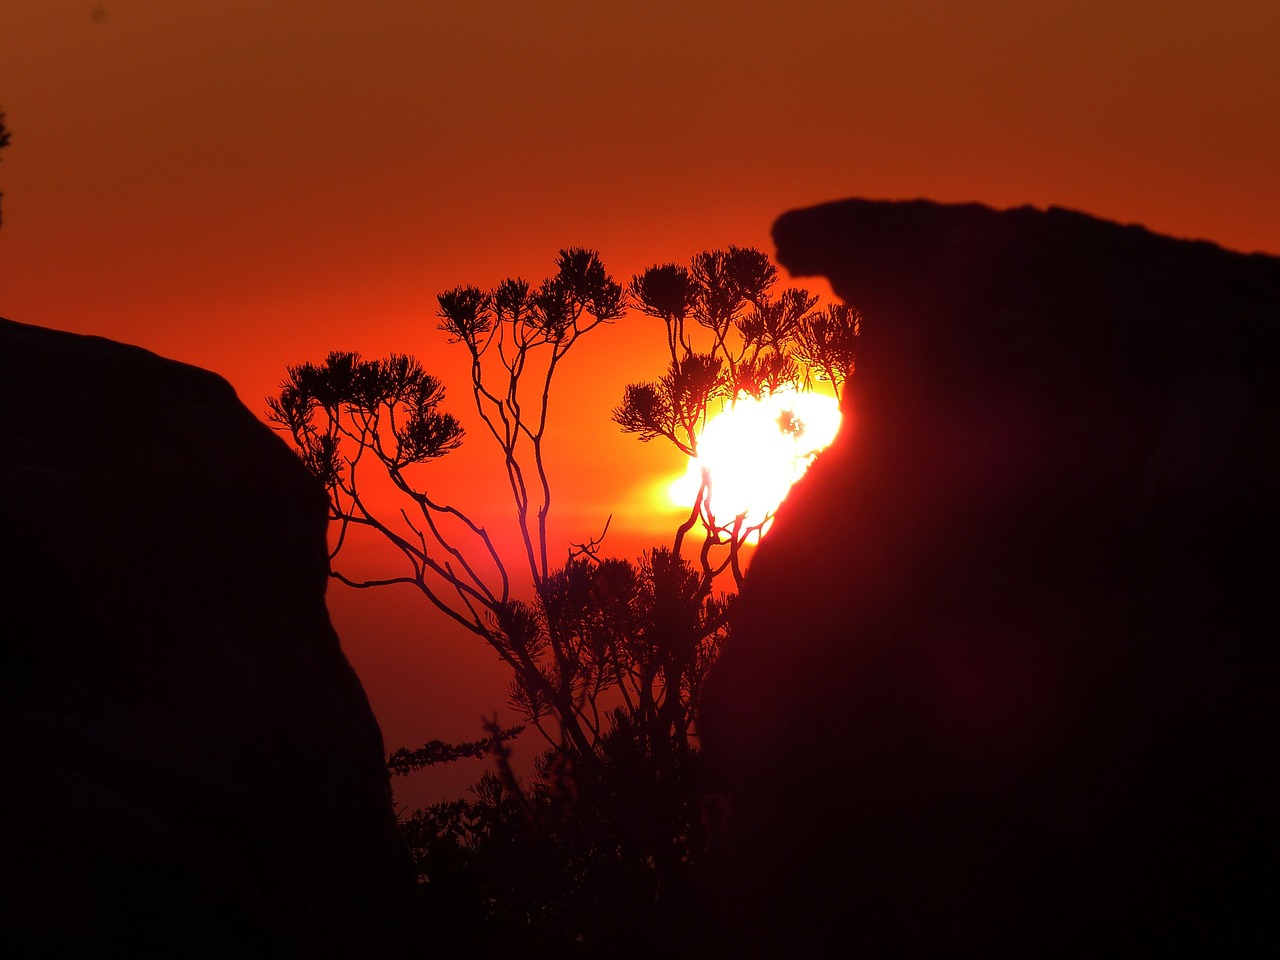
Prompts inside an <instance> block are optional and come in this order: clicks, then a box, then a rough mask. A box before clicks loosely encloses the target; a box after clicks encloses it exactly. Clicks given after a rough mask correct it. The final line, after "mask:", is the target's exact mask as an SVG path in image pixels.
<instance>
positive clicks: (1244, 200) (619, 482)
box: [0, 0, 1280, 747]
mask: <svg viewBox="0 0 1280 960" xmlns="http://www.w3.org/2000/svg"><path fill="white" fill-rule="evenodd" d="M1277 50H1280V4H1271V3H1262V2H1255V0H1183V2H1178V0H1170V2H1157V0H1146V2H1129V0H1108V2H1098V0H1073V2H1062V0H1042V2H1038V3H1034V4H1030V3H1026V2H1025V0H1021V2H1015V0H975V2H970V3H958V2H957V3H948V2H921V0H894V2H887V0H885V2H880V0H876V2H848V3H832V2H820V0H790V2H788V3H786V4H785V5H784V4H780V3H767V2H761V0H733V2H719V0H717V2H705V3H699V2H695V0H674V2H673V0H646V2H630V0H628V2H600V0H596V2H583V0H558V2H538V0H522V2H520V0H472V2H466V3H463V2H455V3H447V4H446V3H436V2H408V0H395V2H392V0H386V2H374V3H368V2H365V3H356V2H352V0H272V2H270V3H262V2H253V0H209V2H205V3H200V4H196V3H174V2H172V0H104V2H102V3H92V2H80V0H4V3H3V4H0V109H3V110H4V111H5V112H6V113H7V122H8V126H9V127H10V129H11V130H12V132H13V144H12V146H11V147H10V148H9V149H8V150H6V151H5V153H4V155H3V160H2V162H0V190H3V192H4V201H3V204H4V206H3V214H4V225H3V228H2V229H0V315H3V316H7V317H9V318H12V319H15V320H20V321H24V322H27V323H35V324H41V325H44V326H49V327H55V328H59V329H65V330H73V331H77V332H82V333H93V334H99V335H103V336H108V337H112V338H115V339H119V340H124V341H129V342H132V343H137V344H140V345H141V346H144V347H147V348H149V349H151V350H154V351H156V352H158V353H161V354H164V355H166V356H170V357H174V358H176V359H179V360H183V361H186V362H189V363H194V364H198V365H200V366H203V367H207V368H209V369H212V370H215V371H217V372H218V373H220V374H222V375H223V376H225V377H226V378H227V379H229V380H230V381H231V383H232V384H233V385H234V386H235V388H236V390H237V391H238V392H239V394H240V396H241V398H242V399H243V400H244V401H245V403H246V404H248V406H249V407H250V408H251V409H253V410H255V411H257V412H261V411H262V410H263V409H264V403H263V398H264V397H265V396H266V395H267V394H268V393H271V392H272V391H273V390H274V389H275V387H276V384H277V382H278V380H279V379H280V377H281V376H282V374H283V371H284V367H285V365H286V364H289V363H295V362H299V361H303V360H314V359H320V358H321V357H323V355H324V354H325V353H326V352H328V351H329V350H332V349H355V350H359V351H362V352H364V353H365V354H367V355H380V354H383V353H386V352H389V351H392V350H395V351H404V352H412V353H415V354H417V355H418V356H419V357H420V358H422V359H423V360H424V362H425V363H426V365H427V367H428V369H430V370H433V371H436V372H438V373H439V374H440V375H442V376H443V377H444V378H445V379H446V380H447V381H448V382H450V383H453V384H455V386H454V389H453V391H452V397H451V404H450V406H451V408H452V409H453V410H454V411H456V412H457V413H459V414H460V415H464V416H463V418H464V421H465V420H466V417H465V414H466V413H467V411H468V405H467V399H468V398H467V396H466V394H465V392H464V391H463V390H462V387H463V385H464V383H465V380H464V379H463V374H464V370H465V366H464V364H463V362H462V361H463V358H462V357H461V356H459V355H458V353H457V352H456V349H454V350H450V349H447V347H446V345H445V343H444V339H443V337H442V335H440V334H438V333H437V332H436V331H435V322H436V321H435V309H436V303H435V294H436V293H438V292H440V291H442V290H445V289H447V288H449V287H452V286H455V285H457V284H459V283H475V284H478V285H481V286H488V285H491V284H494V283H496V282H497V281H498V280H500V279H502V278H503V277H504V276H507V275H511V274H521V275H523V276H525V277H526V278H528V279H531V280H537V279H540V278H541V277H542V276H544V275H545V274H546V273H547V272H548V271H549V270H550V268H551V262H552V259H553V257H554V255H555V252H556V250H557V249H559V248H560V247H563V246H569V245H579V246H590V247H594V248H596V249H598V250H599V251H600V252H601V253H602V254H603V256H604V258H605V261H606V263H607V264H608V265H609V267H610V268H611V269H612V270H613V271H614V273H615V274H616V275H617V276H618V277H619V279H624V280H625V279H626V278H628V277H630V275H631V274H632V273H634V272H637V271H639V270H640V269H642V268H643V267H645V266H647V265H649V264H651V263H656V262H660V261H666V260H673V259H675V260H685V259H686V258H687V257H688V256H689V255H690V254H692V253H694V252H696V251H698V250H702V249H705V248H708V247H713V246H722V245H725V244H728V243H736V244H739V245H755V246H760V247H762V248H764V249H770V246H769V228H770V225H771V223H772V221H773V219H774V217H776V216H777V215H778V214H779V213H781V212H783V211H784V210H786V209H789V208H792V207H797V206H804V205H809V204H813V203H817V202H820V201H823V200H832V199H838V198H842V197H846V196H853V195H858V196H868V197H901V198H908V197H918V196H923V197H929V198H932V199H937V200H943V201H967V200H978V201H982V202H985V203H988V204H991V205H994V206H998V207H1002V206H1012V205H1017V204H1022V203H1032V204H1036V205H1040V206H1044V205H1048V204H1057V205H1061V206H1067V207H1073V208H1076V209H1080V210H1085V211H1087V212H1090V213H1093V214H1097V215H1099V216H1104V217H1109V218H1112V219H1117V220H1121V221H1126V222H1141V223H1143V224H1145V225H1147V226H1149V227H1151V228H1152V229H1155V230H1158V231H1161V232H1165V233H1171V234H1174V235H1178V236H1189V237H1204V238H1208V239H1212V240H1215V241H1218V242H1220V243H1222V244H1224V245H1226V246H1229V247H1233V248H1236V249H1241V250H1263V251H1267V252H1270V253H1280V176H1277V170H1276V162H1277V156H1278V155H1280V66H1277V64H1278V63H1280V60H1278V58H1277V56H1276V51H1277ZM813 286H814V289H819V290H821V289H825V288H823V287H822V286H821V285H813ZM870 320H871V322H874V318H870ZM656 324H657V321H650V320H648V319H646V318H639V317H637V318H635V319H633V320H631V321H628V322H624V323H621V324H619V325H618V326H616V327H614V328H611V329H609V330H606V331H603V332H601V333H599V335H596V336H594V337H593V342H592V343H591V344H590V345H589V346H588V345H587V344H585V343H584V347H585V348H586V349H584V350H583V351H582V353H581V355H580V356H579V357H578V358H577V361H576V362H575V363H571V364H570V367H569V369H568V371H567V372H566V374H565V379H564V382H563V383H562V384H561V392H560V394H559V395H558V397H557V400H558V401H559V403H558V405H557V407H556V408H555V409H554V410H553V414H554V416H555V417H556V418H557V422H558V425H559V433H558V434H557V435H556V439H555V444H556V448H555V453H556V455H557V457H558V464H557V466H556V468H555V470H554V478H555V480H556V482H557V496H558V500H557V507H558V509H559V512H558V514H557V517H558V520H559V522H560V524H561V527H560V529H561V531H562V534H563V535H564V536H571V537H573V538H574V539H581V538H583V537H586V536H589V535H591V534H592V533H594V532H598V527H599V524H600V523H601V522H602V521H603V518H604V516H606V515H607V514H608V513H609V512H610V511H614V512H616V513H618V519H616V520H615V528H614V531H615V532H614V535H613V539H612V541H611V543H612V546H613V548H614V549H615V550H616V551H617V552H619V553H621V554H623V555H632V554H634V553H635V552H636V551H638V550H639V549H640V548H641V547H642V546H644V545H645V542H646V540H647V539H651V537H652V534H654V533H657V534H662V533H663V532H666V531H667V527H668V525H667V524H665V523H664V524H662V525H661V526H660V527H659V529H657V530H656V531H655V530H652V529H648V530H646V529H645V526H646V525H645V523H644V522H643V516H644V509H645V505H646V500H645V497H646V496H647V495H648V491H649V490H650V489H651V488H653V487H655V486H656V485H658V484H659V483H661V482H662V480H663V479H664V478H665V477H667V476H669V475H671V474H674V473H676V472H678V471H679V469H680V463H679V459H678V457H676V456H674V455H673V454H671V453H669V452H667V451H664V450H662V449H661V447H660V446H659V445H657V444H648V445H641V444H639V443H637V442H636V441H635V440H634V439H633V438H631V437H624V436H622V435H621V434H620V433H619V432H618V431H617V429H616V427H614V426H613V425H612V424H611V423H610V421H609V416H608V414H609V410H610V409H611V408H612V406H613V405H614V404H615V403H617V401H618V399H619V398H620V396H621V389H622V385H623V384H624V383H626V382H628V381H632V380H638V379H643V378H647V377H651V376H654V375H655V374H657V373H658V372H659V370H660V368H661V365H662V353H663V349H664V347H663V342H662V336H661V331H660V329H659V328H658V327H657V326H656ZM487 453H488V451H487V450H486V449H485V448H484V447H483V445H482V440H481V438H480V436H479V435H478V433H476V432H474V431H473V434H472V443H471V444H470V448H469V449H468V450H465V451H463V454H464V455H465V457H466V458H469V459H464V457H463V456H462V455H460V456H459V458H458V463H457V464H456V465H455V466H454V468H453V470H452V472H451V473H450V472H448V471H446V472H445V474H444V476H442V483H445V484H450V483H452V484H454V485H455V486H456V489H457V490H458V496H457V499H458V500H459V501H460V505H464V506H471V505H472V504H470V503H467V502H462V501H466V499H467V498H468V497H473V498H478V499H479V502H478V503H475V504H474V508H475V509H476V511H477V512H479V513H481V514H486V512H487V511H493V514H494V516H495V517H497V516H501V514H500V513H499V510H500V506H501V501H500V499H498V498H500V495H501V489H500V487H498V486H497V485H496V484H489V483H488V478H490V477H492V478H494V479H495V480H496V479H497V477H496V475H495V474H494V473H493V470H492V467H491V466H490V465H491V464H492V463H493V461H491V460H490V459H488V458H487V456H486V454H487ZM477 478H481V479H483V480H484V481H485V482H484V483H479V484H478V483H477ZM477 487H479V489H477ZM629 505H630V510H628V506H629ZM330 603H331V607H332V609H333V613H334V620H335V623H336V624H337V626H338V629H339V632H340V634H341V636H342V639H343V644H344V647H345V648H346V650H347V651H348V655H349V656H350V657H351V660H352V662H353V663H354V664H355V666H356V668H357V670H358V671H359V672H360V675H361V677H362V679H363V680H364V682H365V685H366V688H367V689H368V691H369V694H370V698H371V699H372V701H373V703H374V707H375V710H376V711H377V713H378V716H379V719H380V720H381V722H382V725H383V730H384V734H385V736H386V739H387V743H388V746H389V747H394V746H398V745H401V744H409V743H416V742H420V741H421V740H424V739H427V738H430V737H444V738H457V739H463V738H471V737H474V736H477V735H479V725H478V721H477V718H478V717H479V715H480V714H481V713H482V712H491V711H492V710H493V709H494V708H500V707H502V703H503V700H504V692H503V691H504V689H505V678H504V676H503V674H502V672H501V670H500V669H499V667H498V664H497V663H496V662H495V660H494V657H493V656H492V655H491V654H487V653H486V652H485V651H484V650H482V649H477V648H476V646H475V644H474V642H473V641H471V640H468V639H465V638H454V637H452V636H448V637H444V636H438V637H436V638H435V640H434V642H433V640H432V635H433V633H434V632H435V631H436V629H437V628H436V627H435V626H434V625H433V624H434V620H432V619H431V618H430V617H428V616H427V615H426V613H425V612H424V609H423V606H422V604H421V603H420V602H419V601H416V599H415V598H414V597H413V596H404V595H401V596H388V595H386V594H378V595H377V596H371V595H369V594H361V595H359V596H353V595H352V594H351V591H346V590H343V589H341V588H339V587H337V586H336V585H335V587H334V588H333V590H331V594H330Z"/></svg>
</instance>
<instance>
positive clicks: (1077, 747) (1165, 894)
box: [703, 200, 1280, 956]
mask: <svg viewBox="0 0 1280 960" xmlns="http://www.w3.org/2000/svg"><path fill="white" fill-rule="evenodd" d="M774 236H775V240H776V242H777V247H778V258H779V260H780V262H781V263H782V264H783V265H784V266H785V267H786V268H788V269H789V270H790V271H791V272H792V273H793V274H797V275H822V276H825V277H828V278H830V280H831V283H832V286H833V288H834V290H835V291H836V293H837V294H838V295H840V296H841V297H843V298H845V299H846V301H847V302H849V303H851V304H853V305H855V306H857V307H858V308H859V309H860V310H861V312H862V314H863V317H864V320H863V328H862V338H861V346H860V349H859V355H858V362H857V370H856V373H855V375H854V377H853V379H852V380H851V382H850V386H849V389H848V393H847V395H846V397H845V424H844V426H843V428H842V431H841V434H840V436H839V438H838V439H837V441H836V443H835V445H834V446H833V447H832V448H831V450H830V451H829V452H828V453H826V454H824V455H823V456H822V457H821V458H820V459H819V461H818V462H817V463H816V464H815V466H814V467H813V469H812V470H811V471H810V472H809V474H808V475H807V476H806V477H805V479H804V480H803V481H802V482H801V483H800V484H799V485H798V486H797V488H796V489H795V490H794V492H793V494H792V496H791V497H790V498H789V500H788V501H787V503H786V504H785V505H784V506H783V508H782V510H781V511H780V513H779V516H778V519H777V523H776V526H775V527H774V529H773V531H772V532H771V533H770V534H769V535H768V537H767V538H766V539H765V541H764V543H763V544H762V545H761V547H760V549H759V551H758V553H757V555H756V557H755V558H754V560H753V562H752V568H751V571H750V573H749V576H748V578H747V582H746V585H745V587H744V589H743V591H742V595H741V598H740V603H739V604H738V607H737V612H736V615H735V620H734V635H733V637H732V640H731V641H730V643H729V645H728V647H727V649H726V650H725V652H724V655H723V657H722V659H721V661H720V663H719V664H718V665H717V667H716V669H715V671H714V673H713V676H712V678H711V682H710V684H709V687H708V691H707V694H706V699H705V704H704V712H703V732H704V736H705V742H706V746H707V752H708V755H709V757H710V758H711V759H712V761H713V762H714V764H715V766H716V769H717V770H718V771H719V775H720V776H721V778H722V786H723V789H724V791H725V792H726V794H727V796H728V800H729V807H730V811H731V815H732V824H733V827H732V832H731V835H730V837H729V841H728V851H727V853H726V863H725V864H724V868H725V869H724V871H723V875H722V876H721V877H720V880H719V882H720V890H721V891H722V893H723V898H724V904H723V910H724V916H725V917H727V920H726V926H727V927H728V928H729V930H730V933H729V934H726V936H727V937H728V938H729V942H730V943H732V944H733V947H734V950H735V952H736V953H737V954H738V955H757V956H782V955H793V956H828V955H832V954H830V953H828V952H823V951H824V950H829V949H831V948H832V945H833V944H835V943H838V944H840V945H841V946H842V947H844V948H847V949H848V950H849V951H853V950H856V949H858V948H861V949H862V950H863V951H864V952H865V953H866V954H867V955H871V956H876V955H938V956H957V955H977V956H992V955H1006V956H1012V955H1017V956H1035V955H1044V954H1046V953H1050V954H1058V955H1083V954H1086V953H1096V952H1099V951H1104V952H1106V953H1108V954H1111V953H1115V954H1118V953H1121V952H1128V951H1133V950H1138V951H1140V952H1143V953H1149V952H1151V951H1153V950H1157V949H1174V948H1177V949H1178V950H1180V951H1185V950H1188V949H1190V950H1191V951H1192V952H1196V951H1197V950H1203V951H1205V952H1208V951H1209V950H1211V949H1212V950H1214V952H1224V951H1225V952H1226V953H1228V954H1230V953H1232V952H1233V950H1232V947H1233V946H1234V947H1236V948H1239V947H1241V946H1242V945H1244V944H1249V943H1250V938H1254V937H1260V938H1262V942H1272V943H1274V941H1275V933H1274V924H1273V922H1272V919H1271V911H1272V905H1271V903H1270V900H1271V893H1272V891H1271V888H1270V883H1269V880H1268V879H1267V878H1268V877H1269V876H1270V875H1271V874H1273V873H1274V864H1275V859H1274V858H1275V855H1276V831H1275V816H1276V810H1277V809H1280V803H1278V800H1280V797H1277V791H1276V779H1277V777H1276V751H1277V736H1276V735H1277V707H1276V704H1277V689H1278V688H1277V669H1276V668H1277V651H1278V650H1280V642H1278V639H1280V588H1278V586H1277V584H1278V583H1280V581H1278V579H1277V573H1278V571H1277V543H1280V349H1278V347H1280V260H1277V259H1275V258H1273V257H1268V256H1262V255H1242V254H1238V253H1233V252H1230V251H1227V250H1224V249H1221V248H1219V247H1217V246H1214V245H1212V244H1209V243H1204V242H1188V241H1182V240H1176V239H1172V238H1168V237H1163V236H1157V235H1155V234H1152V233H1150V232H1148V231H1146V230H1144V229H1142V228H1140V227H1136V226H1122V225H1118V224H1115V223H1109V222H1105V221H1102V220H1098V219H1095V218H1092V217H1089V216H1085V215H1083V214H1079V213H1074V212H1071V211H1067V210H1060V209H1049V210H1047V211H1046V210H1038V209H1032V208H1030V207H1024V208H1020V209H1015V210H1008V211H1003V212H1000V211H995V210H992V209H989V208H986V207H982V206H978V205H959V206H946V205H939V204H934V203H928V202H924V201H916V202H901V203H895V202H873V201H865V200H851V201H846V202H842V203H833V204H828V205H824V206H819V207H816V208H812V209H808V210H801V211H796V212H793V213H789V214H787V215H785V216H783V217H782V218H781V219H780V220H779V221H778V222H777V224H776V225H775V228H774ZM735 938H736V940H735ZM1251 949H1253V947H1251ZM806 951H808V952H806ZM849 955H854V953H853V952H849Z"/></svg>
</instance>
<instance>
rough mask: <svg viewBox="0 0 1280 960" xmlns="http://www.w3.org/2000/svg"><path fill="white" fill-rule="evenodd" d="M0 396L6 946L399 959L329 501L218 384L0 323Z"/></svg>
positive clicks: (401, 898) (384, 808)
mask: <svg viewBox="0 0 1280 960" xmlns="http://www.w3.org/2000/svg"><path fill="white" fill-rule="evenodd" d="M0 408H2V409H3V410H4V411H5V428H4V448H3V453H0V458H2V460H0V505H2V506H0V510H2V511H3V524H2V526H0V564H2V566H0V609H2V610H3V622H4V629H3V641H2V646H0V649H2V650H3V656H4V659H5V664H4V668H3V670H0V768H3V771H4V788H3V801H2V803H0V846H2V853H0V862H3V864H4V870H3V874H4V878H3V889H2V890H0V914H3V915H4V920H3V923H0V943H3V945H4V950H5V952H7V953H9V955H11V956H19V955H22V956H33V955H42V956H44V955H49V956H52V955H64V954H65V955H80V954H81V952H82V951H87V950H89V949H91V950H92V951H93V953H94V954H95V955H103V956H126V955H127V956H135V955H136V956H148V955H154V956H170V957H177V956H182V957H247V956H281V957H285V956H297V957H321V956H333V957H397V956H403V955H405V954H406V951H407V949H408V948H409V945H410V941H411V939H412V934H411V930H412V925H411V923H410V911H409V905H410V897H411V896H412V878H411V872H410V869H409V867H408V861H407V855H406V854H405V852H404V850H403V848H402V846H401V844H400V841H399V839H398V836H397V832H396V829H395V825H394V819H393V815H392V810H391V804H390V794H389V789H388V782H387V776H386V772H385V769H384V767H383V748H382V738H381V734H380V732H379V730H378V727H377V724H376V722H375V720H374V717H373V714H372V712H371V711H370V709H369V705H368V702H367V700H366V698H365V695H364V692H363V690H362V689H361V687H360V684H359V682H358V680H357V679H356V676H355V674H354V673H353V671H352V670H351V668H350V666H349V664H348V663H347V661H346V658H345V657H344V656H343V654H342V651H341V649H340V648H339V644H338V639H337V637H336V635H335V634H334V632H333V629H332V627H331V625H330V623H329V618H328V613H327V611H326V608H325V603H324V592H325V586H326V583H327V560H326V550H325V527H326V519H325V499H324V494H323V491H321V490H320V489H319V488H318V487H317V486H316V485H315V483H314V481H313V480H312V479H311V478H310V476H309V475H308V474H307V472H306V471H305V470H304V469H303V468H302V466H301V464H300V463H299V462H298V461H297V459H296V458H295V457H294V456H293V454H292V453H291V452H290V451H289V450H288V449H287V448H286V446H285V445H284V443H282V442H281V441H280V440H279V439H278V438H276V437H275V436H273V435H272V433H271V431H270V430H268V429H267V428H266V427H265V426H263V425H262V424H261V423H259V422H257V421H256V420H255V419H254V417H253V416H252V415H251V414H250V413H249V411H248V410H246V409H245V408H244V407H243V406H242V405H241V404H240V403H239V401H238V400H237V399H236V396H235V394H234V392H233V391H232V389H231V387H230V386H229V385H228V384H227V383H226V382H225V381H223V380H222V379H220V378H219V377H217V376H215V375H213V374H211V373H208V372H206V371H203V370H200V369H197V368H194V367H189V366H185V365H183V364H179V363H175V362H173V361H169V360H164V359H162V358H160V357H157V356H155V355H153V354H150V353H147V352H146V351H144V350H141V349H138V348H136V347H130V346H125V345H122V344H119V343H114V342H112V341H109V340H103V339H99V338H94V337H81V336H74V335H71V334H66V333H59V332H54V331H50V330H43V329H40V328H36V327H30V326H24V325H21V324H16V323H12V322H10V321H0ZM28 951H34V952H28ZM86 955H87V953H86Z"/></svg>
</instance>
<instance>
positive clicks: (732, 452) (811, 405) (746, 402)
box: [668, 391, 840, 525]
mask: <svg viewBox="0 0 1280 960" xmlns="http://www.w3.org/2000/svg"><path fill="white" fill-rule="evenodd" d="M839 427H840V405H839V403H838V402H837V401H836V400H835V398H834V397H829V396H825V395H822V394H816V393H796V392H794V391H788V392H781V393H776V394H774V395H772V396H770V397H766V398H764V399H762V400H757V399H755V398H753V397H749V396H743V397H739V399H738V401H737V403H736V404H734V405H733V406H732V407H729V408H727V409H725V410H723V411H721V412H720V413H719V414H717V415H716V416H714V417H712V418H711V419H710V420H709V421H708V422H707V425H706V427H704V428H703V430H702V434H701V435H700V436H699V437H698V459H697V460H690V461H689V468H688V470H686V471H685V474H684V476H682V477H680V478H679V479H677V480H676V481H675V482H673V483H672V484H671V486H670V488H669V489H668V495H669V496H670V497H671V500H672V502H673V503H675V504H677V505H679V506H685V507H688V506H690V505H691V504H692V503H693V502H694V499H695V498H696V497H697V495H698V487H699V485H700V483H701V480H702V469H703V468H704V467H705V468H706V470H707V473H708V474H709V476H710V478H711V501H710V507H711V515H712V516H713V517H714V518H715V520H716V522H718V523H721V524H730V523H732V522H733V518H734V517H736V516H738V515H739V514H745V515H746V523H747V524H748V525H754V524H758V523H761V522H763V521H764V520H766V519H767V518H768V517H769V515H770V514H772V513H773V511H775V510H776V509H777V508H778V504H780V503H781V502H782V498H783V497H785V496H786V495H787V491H788V490H789V489H791V485H792V484H793V483H795V482H796V481H797V480H799V479H800V477H801V475H803V474H804V472H805V470H807V469H808V467H809V463H810V462H811V461H812V460H813V457H814V454H816V453H817V452H818V451H819V450H821V449H822V448H823V447H826V446H827V445H828V444H830V443H831V441H832V440H834V439H835V435H836V431H837V430H838V429H839Z"/></svg>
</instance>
